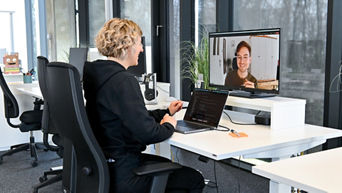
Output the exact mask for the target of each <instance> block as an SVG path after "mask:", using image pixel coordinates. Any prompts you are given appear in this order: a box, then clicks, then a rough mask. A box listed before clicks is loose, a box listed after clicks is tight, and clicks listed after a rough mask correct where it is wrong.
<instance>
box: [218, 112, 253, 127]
mask: <svg viewBox="0 0 342 193" xmlns="http://www.w3.org/2000/svg"><path fill="white" fill-rule="evenodd" d="M223 113H224V114H225V115H226V116H227V117H228V118H229V120H230V122H232V123H233V124H236V125H256V124H255V123H238V122H234V121H233V120H232V119H231V118H230V116H229V114H228V113H227V112H226V111H223ZM258 114H259V112H258Z"/></svg>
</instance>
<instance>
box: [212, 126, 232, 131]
mask: <svg viewBox="0 0 342 193" xmlns="http://www.w3.org/2000/svg"><path fill="white" fill-rule="evenodd" d="M219 127H223V128H225V129H218V128H216V129H215V130H216V131H223V132H229V131H230V130H231V129H229V128H228V127H226V126H223V125H219Z"/></svg>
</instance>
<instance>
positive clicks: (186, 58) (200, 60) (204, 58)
mask: <svg viewBox="0 0 342 193" xmlns="http://www.w3.org/2000/svg"><path fill="white" fill-rule="evenodd" d="M181 50H182V53H183V54H182V56H183V58H182V59H183V63H187V64H188V65H187V66H186V67H185V68H184V69H183V70H182V76H183V78H186V79H189V80H191V82H192V83H193V85H194V86H195V87H197V88H198V87H200V86H201V83H202V82H203V87H204V88H205V89H207V88H208V87H209V47H208V36H207V35H203V37H202V39H201V41H200V43H199V45H198V46H196V45H195V43H194V42H191V41H186V42H183V44H182V49H181Z"/></svg>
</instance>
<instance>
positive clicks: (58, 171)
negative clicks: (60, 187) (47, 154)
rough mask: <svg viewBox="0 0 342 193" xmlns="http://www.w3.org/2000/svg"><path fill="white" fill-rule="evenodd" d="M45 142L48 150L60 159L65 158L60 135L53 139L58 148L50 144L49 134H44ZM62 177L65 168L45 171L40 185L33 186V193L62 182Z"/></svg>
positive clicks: (40, 179)
mask: <svg viewBox="0 0 342 193" xmlns="http://www.w3.org/2000/svg"><path fill="white" fill-rule="evenodd" d="M43 141H44V145H45V146H46V147H47V149H48V150H50V151H54V152H56V153H57V155H59V157H61V158H63V149H64V148H63V146H62V139H60V137H59V136H58V135H53V137H52V141H53V142H54V144H56V145H57V146H54V145H50V144H49V142H48V133H44V137H43ZM52 175H54V176H53V177H51V178H48V176H52ZM62 176H63V166H59V167H53V168H50V170H49V171H45V172H44V174H43V176H41V177H40V178H39V182H40V183H39V184H37V185H34V186H33V193H38V190H39V189H41V188H43V187H45V186H48V185H50V184H53V183H56V182H58V181H61V180H62Z"/></svg>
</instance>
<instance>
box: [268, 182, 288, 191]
mask: <svg viewBox="0 0 342 193" xmlns="http://www.w3.org/2000/svg"><path fill="white" fill-rule="evenodd" d="M290 192H291V186H289V185H286V184H279V183H278V182H275V181H272V180H270V193H290Z"/></svg>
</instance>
